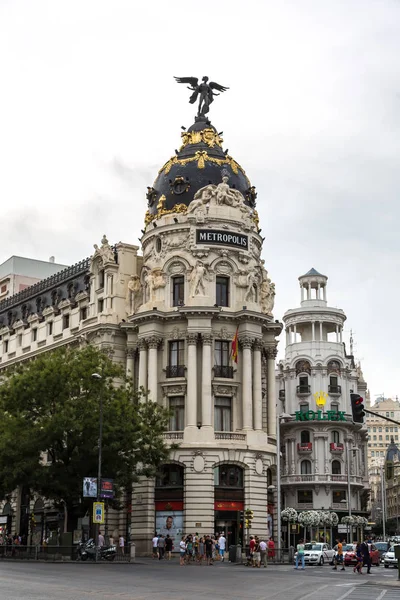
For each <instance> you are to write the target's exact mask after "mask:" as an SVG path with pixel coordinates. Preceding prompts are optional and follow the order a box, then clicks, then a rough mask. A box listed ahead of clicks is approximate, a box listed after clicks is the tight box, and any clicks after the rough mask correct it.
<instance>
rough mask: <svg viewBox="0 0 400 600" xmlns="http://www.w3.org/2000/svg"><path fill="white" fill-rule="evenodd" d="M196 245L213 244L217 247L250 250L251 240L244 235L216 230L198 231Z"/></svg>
mask: <svg viewBox="0 0 400 600" xmlns="http://www.w3.org/2000/svg"><path fill="white" fill-rule="evenodd" d="M196 244H212V245H217V246H234V247H235V248H242V249H244V250H248V248H249V238H248V236H247V235H243V234H242V233H232V232H229V231H219V230H216V229H213V230H210V229H196Z"/></svg>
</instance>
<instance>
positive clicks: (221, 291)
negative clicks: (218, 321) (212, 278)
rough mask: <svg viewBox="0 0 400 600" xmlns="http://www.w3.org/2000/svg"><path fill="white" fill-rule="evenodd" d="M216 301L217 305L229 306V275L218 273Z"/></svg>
mask: <svg viewBox="0 0 400 600" xmlns="http://www.w3.org/2000/svg"><path fill="white" fill-rule="evenodd" d="M215 303H216V304H217V306H229V277H223V276H221V275H217V279H216V300H215Z"/></svg>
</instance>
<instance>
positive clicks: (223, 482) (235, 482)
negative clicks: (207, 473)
mask: <svg viewBox="0 0 400 600" xmlns="http://www.w3.org/2000/svg"><path fill="white" fill-rule="evenodd" d="M214 485H215V487H229V488H243V469H242V468H241V467H237V466H236V465H229V464H227V465H219V466H218V467H215V469H214Z"/></svg>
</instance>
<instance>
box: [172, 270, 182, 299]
mask: <svg viewBox="0 0 400 600" xmlns="http://www.w3.org/2000/svg"><path fill="white" fill-rule="evenodd" d="M184 303H185V278H184V276H183V275H178V276H177V277H173V278H172V306H183V304H184Z"/></svg>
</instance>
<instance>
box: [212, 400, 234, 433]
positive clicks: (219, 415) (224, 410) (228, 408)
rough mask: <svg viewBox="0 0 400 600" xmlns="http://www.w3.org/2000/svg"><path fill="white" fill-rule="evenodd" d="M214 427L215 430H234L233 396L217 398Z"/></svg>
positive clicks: (215, 401)
mask: <svg viewBox="0 0 400 600" xmlns="http://www.w3.org/2000/svg"><path fill="white" fill-rule="evenodd" d="M214 429H215V431H232V398H224V397H222V398H221V397H216V398H215V400H214Z"/></svg>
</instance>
